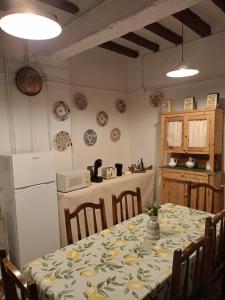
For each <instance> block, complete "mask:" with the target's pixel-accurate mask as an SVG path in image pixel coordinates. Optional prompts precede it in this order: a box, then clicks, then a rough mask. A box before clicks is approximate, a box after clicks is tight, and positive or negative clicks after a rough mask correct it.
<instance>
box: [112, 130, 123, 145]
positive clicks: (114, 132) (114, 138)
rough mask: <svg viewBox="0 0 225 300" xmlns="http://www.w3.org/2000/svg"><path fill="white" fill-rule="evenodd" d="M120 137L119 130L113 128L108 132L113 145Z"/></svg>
mask: <svg viewBox="0 0 225 300" xmlns="http://www.w3.org/2000/svg"><path fill="white" fill-rule="evenodd" d="M120 137H121V131H120V129H119V128H113V129H112V130H111V132H110V139H111V141H112V142H113V143H116V142H118V141H119V139H120Z"/></svg>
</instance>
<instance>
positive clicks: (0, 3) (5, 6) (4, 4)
mask: <svg viewBox="0 0 225 300" xmlns="http://www.w3.org/2000/svg"><path fill="white" fill-rule="evenodd" d="M11 2H12V1H9V0H0V10H2V11H7V10H9V9H10V8H11Z"/></svg>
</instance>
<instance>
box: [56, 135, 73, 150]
mask: <svg viewBox="0 0 225 300" xmlns="http://www.w3.org/2000/svg"><path fill="white" fill-rule="evenodd" d="M71 146H72V142H71V137H70V135H69V133H68V132H67V131H60V132H59V133H57V134H56V137H55V148H56V149H57V150H59V151H65V150H66V149H67V148H69V147H71Z"/></svg>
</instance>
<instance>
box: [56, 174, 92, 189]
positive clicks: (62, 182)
mask: <svg viewBox="0 0 225 300" xmlns="http://www.w3.org/2000/svg"><path fill="white" fill-rule="evenodd" d="M56 178H57V190H58V191H59V192H62V193H68V192H71V191H75V190H78V189H82V188H85V187H87V186H89V185H90V184H91V176H90V171H86V170H82V171H76V170H70V171H67V172H61V173H57V174H56Z"/></svg>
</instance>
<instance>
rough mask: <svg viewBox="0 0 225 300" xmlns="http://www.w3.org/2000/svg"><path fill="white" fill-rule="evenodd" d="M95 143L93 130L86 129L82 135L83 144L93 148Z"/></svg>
mask: <svg viewBox="0 0 225 300" xmlns="http://www.w3.org/2000/svg"><path fill="white" fill-rule="evenodd" d="M96 142H97V134H96V132H95V131H94V130H93V129H88V130H86V131H85V133H84V143H85V144H86V145H88V146H93V145H94V144H95V143H96Z"/></svg>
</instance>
